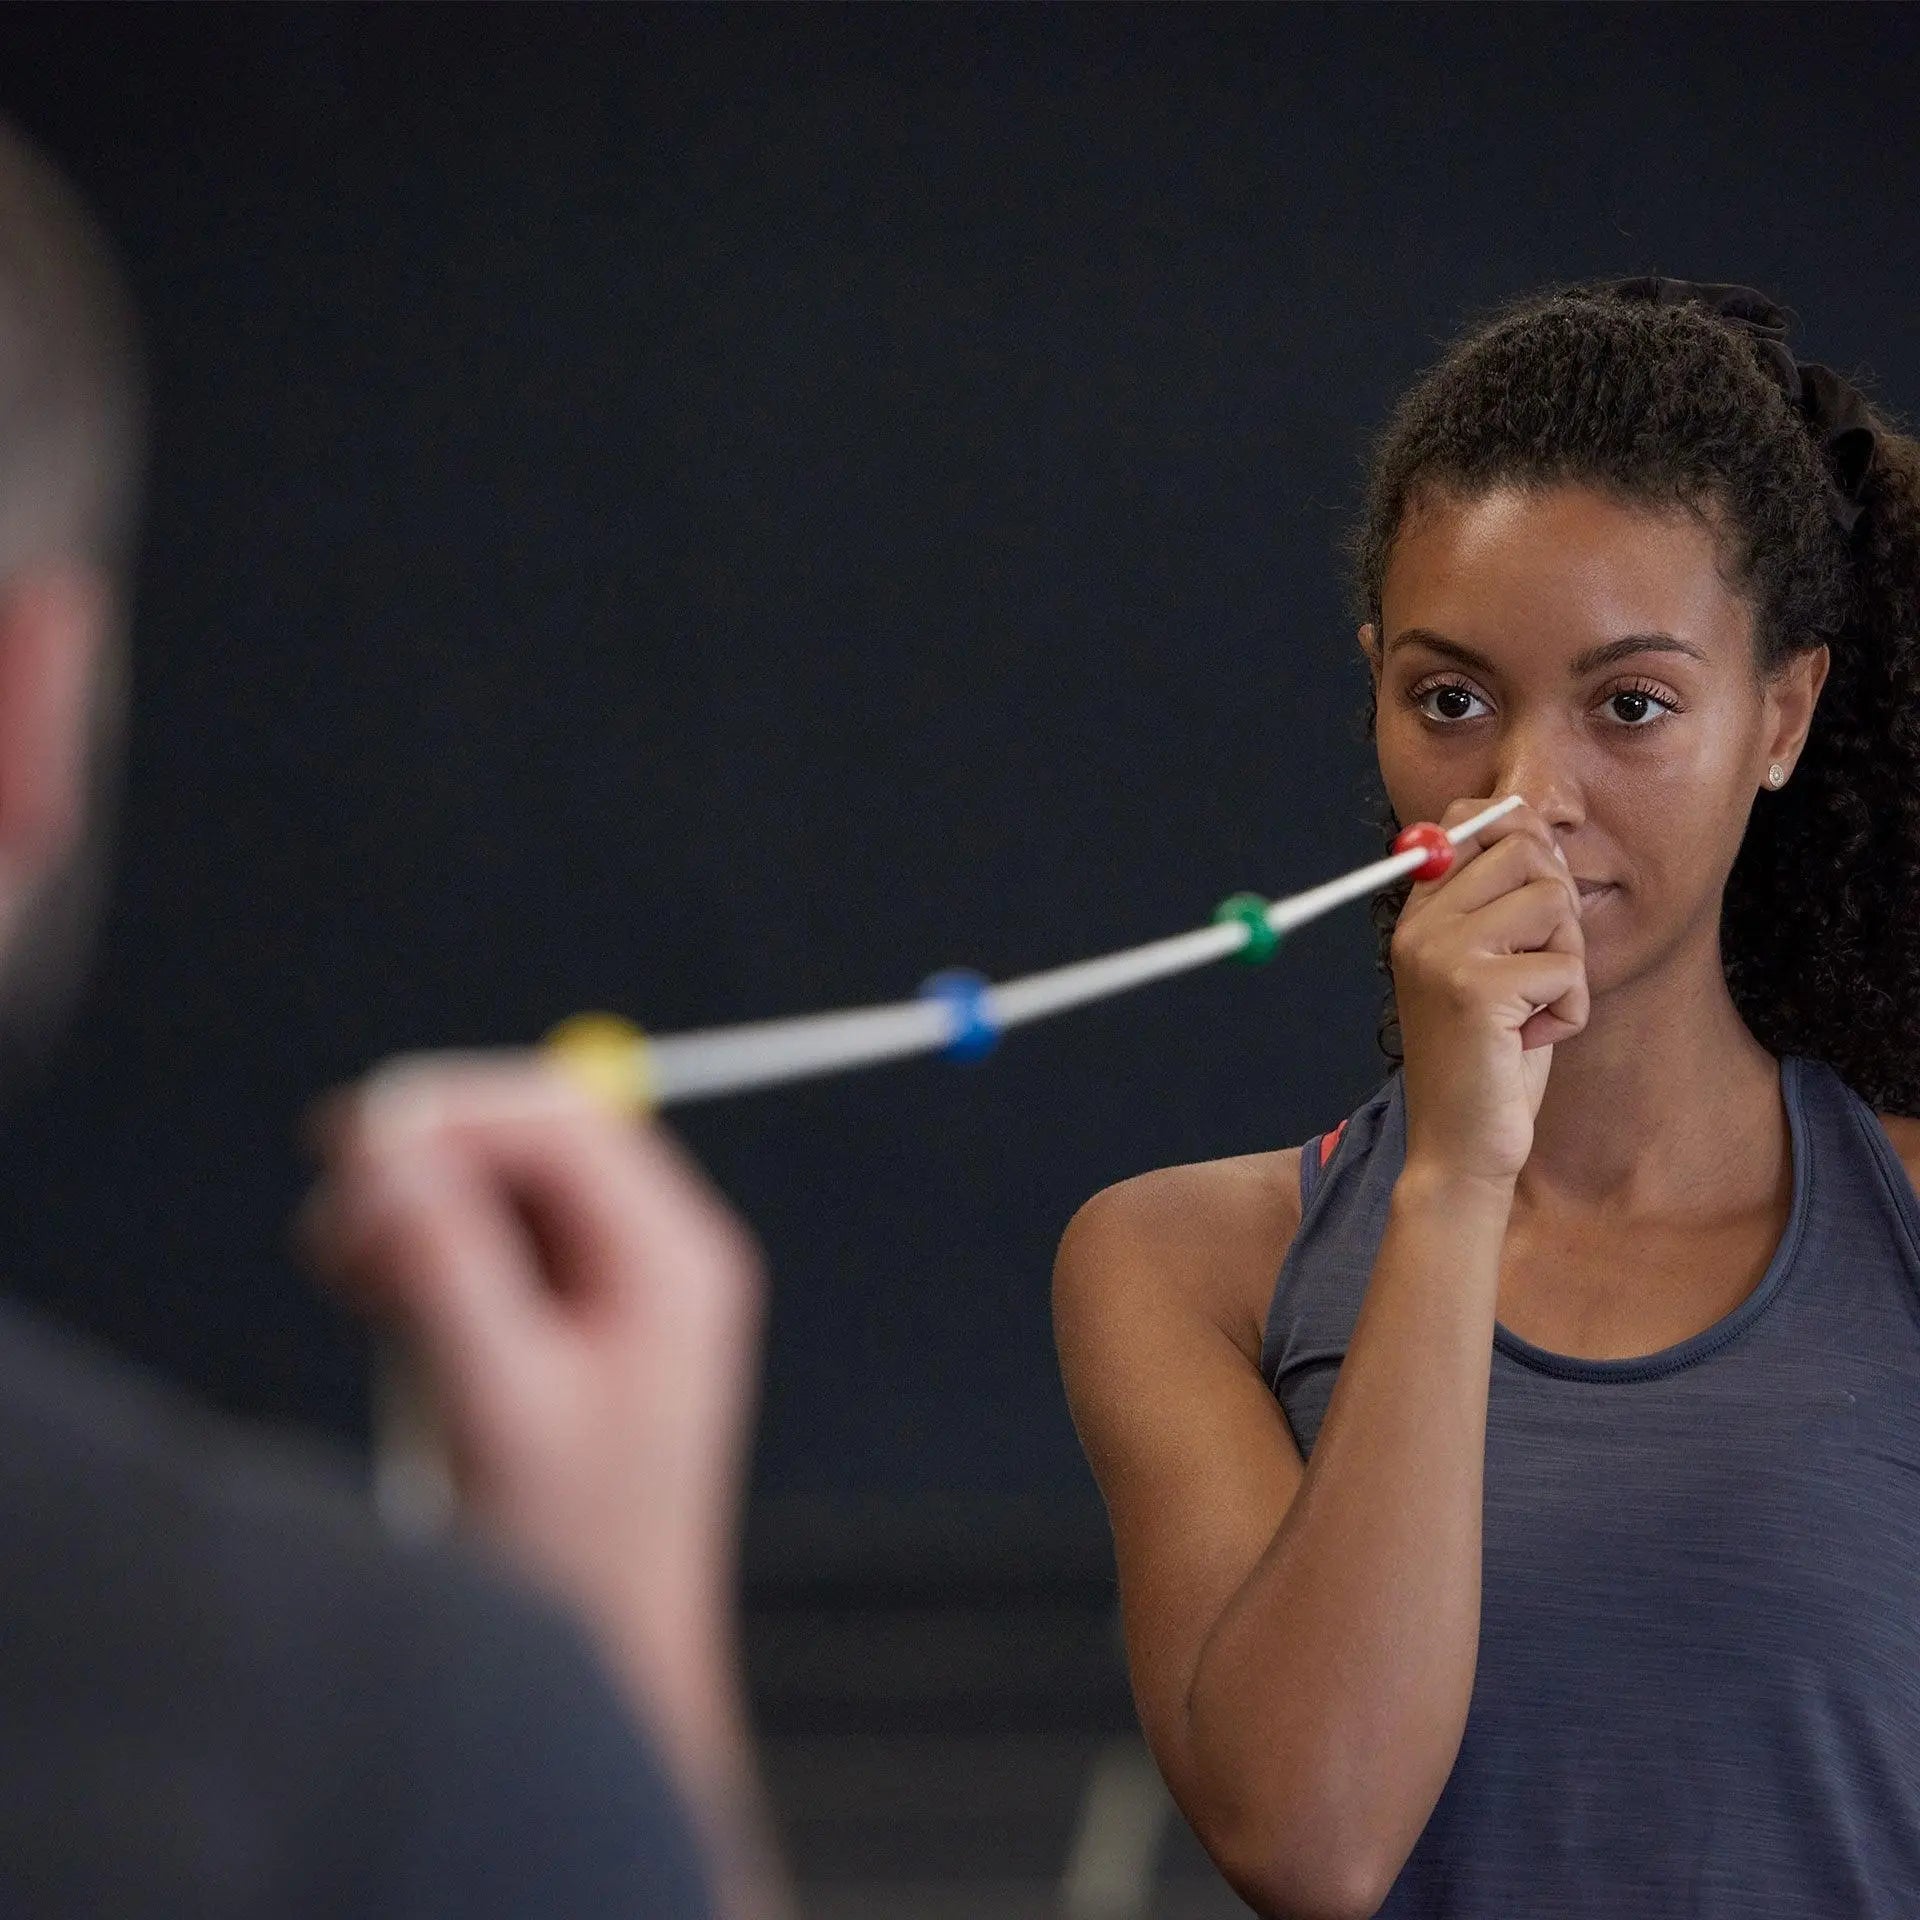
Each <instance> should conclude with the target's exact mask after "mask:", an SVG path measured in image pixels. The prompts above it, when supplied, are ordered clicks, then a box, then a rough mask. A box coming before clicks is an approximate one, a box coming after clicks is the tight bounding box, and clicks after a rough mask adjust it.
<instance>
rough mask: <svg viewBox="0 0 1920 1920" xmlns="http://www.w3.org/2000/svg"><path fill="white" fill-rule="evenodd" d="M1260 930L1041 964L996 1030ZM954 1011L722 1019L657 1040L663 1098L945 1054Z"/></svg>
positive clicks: (1324, 892)
mask: <svg viewBox="0 0 1920 1920" xmlns="http://www.w3.org/2000/svg"><path fill="white" fill-rule="evenodd" d="M1521 804H1522V801H1521V798H1520V796H1519V795H1518V794H1509V795H1508V796H1507V798H1506V799H1504V800H1500V801H1496V802H1495V803H1494V804H1493V805H1492V806H1490V807H1487V808H1485V809H1483V810H1482V811H1481V812H1479V813H1476V814H1475V815H1474V816H1473V817H1472V818H1471V819H1469V820H1463V821H1461V823H1460V824H1459V825H1458V826H1457V827H1449V828H1447V829H1446V836H1447V839H1448V841H1449V842H1450V843H1451V844H1453V845H1454V846H1458V845H1459V844H1460V842H1461V841H1462V840H1465V839H1467V838H1468V837H1469V836H1470V835H1472V834H1475V833H1478V832H1479V831H1480V829H1481V828H1482V827H1484V826H1487V825H1488V824H1490V823H1491V822H1492V821H1495V820H1498V819H1500V818H1501V817H1502V816H1503V815H1505V814H1508V813H1511V812H1512V811H1513V809H1514V808H1515V807H1517V806H1520V805H1521ZM1426 857H1427V855H1426V851H1425V849H1423V848H1418V847H1416V848H1411V849H1409V850H1408V851H1407V852H1405V853H1395V854H1389V855H1388V856H1387V857H1386V858H1385V859H1383V860H1375V861H1373V862H1372V863H1371V864H1370V865H1368V866H1364V867H1358V868H1356V869H1355V870H1354V871H1353V872H1352V873H1348V874H1343V875H1341V876H1340V878H1338V879H1337V880H1329V881H1326V882H1325V883H1324V884H1323V885H1321V886H1317V887H1309V888H1308V889H1307V890H1306V892H1304V893H1296V894H1291V895H1289V896H1288V897H1287V898H1286V899H1284V900H1276V901H1274V902H1273V904H1272V905H1271V906H1270V907H1269V908H1268V909H1267V914H1266V920H1267V925H1268V926H1270V927H1271V928H1272V929H1273V930H1274V932H1275V933H1279V934H1286V933H1291V932H1292V931H1293V930H1294V928H1296V927H1301V926H1305V925H1306V923H1307V922H1308V921H1309V920H1317V919H1318V918H1319V917H1320V916H1321V915H1322V914H1324V913H1331V912H1332V911H1333V909H1334V908H1335V907H1338V906H1343V905H1345V903H1346V902H1347V901H1349V900H1357V899H1359V898H1361V897H1362V896H1363V895H1365V894H1370V893H1374V892H1377V891H1378V890H1379V889H1380V888H1382V887H1384V886H1388V885H1390V884H1391V883H1392V882H1393V881H1395V880H1397V879H1399V878H1400V876H1401V875H1402V874H1406V873H1411V872H1413V870H1414V869H1415V868H1416V867H1418V866H1419V865H1420V864H1421V863H1422V862H1423V861H1424V860H1425V859H1426ZM1252 938H1253V932H1252V929H1251V928H1249V927H1248V926H1247V925H1246V923H1245V922H1244V921H1239V920H1230V921H1226V922H1223V923H1222V924H1220V925H1217V926H1209V927H1200V928H1197V929H1196V930H1195V931H1194V932H1192V933H1178V934H1174V935H1173V936H1172V937H1171V938H1169V939H1165V940H1154V941H1150V942H1148V944H1147V945H1145V946H1142V947H1130V948H1128V949H1126V950H1125V951H1124V952H1121V953H1109V954H1105V955H1102V956H1101V957H1100V958H1099V959H1096V960H1079V961H1075V962H1074V963H1073V964H1072V965H1070V966H1064V967H1054V968H1052V969H1050V970H1049V971H1047V972H1044V973H1032V974H1028V975H1026V976H1025V977H1024V978H1022V979H1019V980H1008V981H1004V982H1002V983H1001V984H1000V985H998V986H995V987H990V988H988V989H987V991H986V993H985V994H984V996H983V999H982V1012H983V1013H984V1015H985V1017H986V1019H987V1021H988V1023H989V1024H990V1025H991V1026H993V1027H994V1028H995V1029H996V1030H999V1029H1004V1028H1007V1027H1018V1026H1025V1025H1026V1024H1027V1023H1028V1022H1030V1021H1034V1020H1044V1019H1046V1018H1047V1017H1048V1016H1049V1015H1052V1014H1056V1013H1065V1012H1066V1011H1067V1010H1068V1009H1069V1008H1070V1007H1083V1006H1087V1005H1089V1004H1090V1003H1091V1002H1093V1001H1095V1000H1105V999H1108V998H1110V997H1111V996H1113V995H1114V994H1120V993H1126V992H1128V991H1129V990H1130V989H1132V988H1134V987H1141V986H1145V985H1146V984H1147V983H1148V982H1149V981H1153V980H1165V979H1168V978H1170V977H1171V976H1173V975H1174V974H1177V973H1187V972H1191V971H1192V970H1193V969H1194V968H1196V967H1204V966H1207V965H1209V964H1210V963H1211V962H1213V961H1215V960H1224V959H1226V958H1227V956H1228V955H1229V954H1234V953H1238V952H1239V951H1240V949H1241V948H1242V947H1244V946H1245V945H1246V944H1247V942H1248V941H1249V940H1250V939H1252ZM953 1019H954V1016H953V1012H952V1009H951V1008H950V1007H948V1006H947V1005H946V1004H945V1003H944V1002H942V1001H938V1000H907V1001H902V1002H900V1003H898V1004H897V1005H893V1006H883V1007H854V1008H850V1009H848V1010H846V1011H843V1012H839V1013H817V1014H805V1015H802V1016H801V1017H800V1018H798V1019H795V1020H763V1021H757V1022H755V1023H754V1024H753V1025H751V1026H739V1027H710V1028H707V1029H705V1030H703V1031H701V1032H697V1033H679V1034H669V1035H666V1036H664V1037H662V1038H660V1039H657V1040H650V1041H649V1042H648V1043H647V1067H648V1078H649V1082H650V1086H651V1092H652V1096H653V1100H654V1102H655V1104H657V1105H660V1106H666V1105H669V1104H672V1103H677V1102H680V1101H686V1100H709V1099H712V1098H714V1097H715V1096H716V1095H719V1094H723V1093H740V1092H744V1091H745V1090H746V1089H748V1088H750V1087H772V1086H778V1085H780V1084H781V1083H782V1082H785V1081H790V1080H805V1079H811V1078H813V1077H814V1076H815V1075H818V1074H827V1073H840V1072H844V1071H846V1070H847V1069H849V1068H853V1067H865V1066H872V1065H875V1064H876V1063H878V1062H880V1061H882V1060H900V1059H905V1058H907V1057H908V1056H910V1055H912V1054H918V1053H938V1052H939V1051H940V1050H941V1049H942V1048H944V1047H945V1046H946V1045H947V1044H948V1043H949V1041H950V1040H951V1039H952V1038H953Z"/></svg>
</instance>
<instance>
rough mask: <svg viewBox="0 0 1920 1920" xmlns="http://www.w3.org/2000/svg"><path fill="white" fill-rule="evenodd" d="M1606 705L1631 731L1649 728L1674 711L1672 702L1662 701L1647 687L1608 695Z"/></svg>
mask: <svg viewBox="0 0 1920 1920" xmlns="http://www.w3.org/2000/svg"><path fill="white" fill-rule="evenodd" d="M1606 704H1607V705H1608V706H1609V707H1610V708H1611V709H1612V710H1613V717H1614V718H1615V719H1616V720H1618V721H1619V722H1620V724H1621V725H1622V726H1623V727H1626V728H1627V729H1628V730H1629V731H1637V730H1638V729H1640V728H1643V727H1649V726H1651V725H1652V724H1653V723H1654V722H1655V721H1656V720H1662V719H1665V717H1666V716H1667V715H1668V714H1670V713H1672V712H1673V711H1674V706H1673V703H1672V702H1671V701H1670V700H1663V699H1661V697H1660V696H1659V695H1658V694H1657V693H1650V692H1649V691H1648V690H1647V689H1646V688H1645V687H1622V688H1621V689H1620V690H1619V691H1618V692H1617V693H1610V694H1608V695H1607V699H1606Z"/></svg>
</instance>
